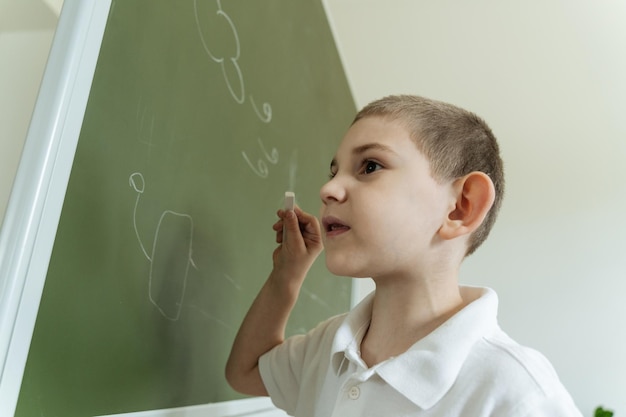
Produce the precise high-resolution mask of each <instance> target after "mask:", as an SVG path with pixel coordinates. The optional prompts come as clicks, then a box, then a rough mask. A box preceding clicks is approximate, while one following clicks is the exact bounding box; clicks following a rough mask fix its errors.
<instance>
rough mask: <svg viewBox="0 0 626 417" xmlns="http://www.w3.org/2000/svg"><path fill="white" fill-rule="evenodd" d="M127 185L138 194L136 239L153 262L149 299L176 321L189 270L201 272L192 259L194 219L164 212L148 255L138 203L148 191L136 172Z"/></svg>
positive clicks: (134, 220)
mask: <svg viewBox="0 0 626 417" xmlns="http://www.w3.org/2000/svg"><path fill="white" fill-rule="evenodd" d="M128 181H129V184H130V186H131V187H132V188H133V189H134V190H135V192H136V193H137V198H136V199H135V207H134V209H133V227H134V229H135V236H136V237H137V241H138V242H139V247H140V248H141V251H142V252H143V254H144V256H145V257H146V259H148V261H149V262H150V275H149V281H148V298H149V299H150V302H151V303H152V304H153V305H154V306H155V307H156V308H157V309H158V311H159V312H160V313H161V315H162V316H163V317H165V318H166V319H168V320H172V321H177V320H178V319H179V318H180V312H181V309H182V307H183V303H184V299H185V290H186V288H187V278H188V275H189V267H190V266H192V267H194V268H195V269H198V268H197V267H196V265H195V263H194V261H193V259H192V254H193V250H192V243H193V228H194V225H193V218H192V217H191V216H190V215H188V214H184V213H178V212H175V211H172V210H165V211H163V213H162V214H161V216H160V218H159V222H158V223H157V225H156V229H155V232H154V239H153V241H152V248H151V250H150V253H148V250H147V249H146V245H145V244H144V241H143V239H142V238H141V236H140V233H139V229H138V227H137V212H138V207H139V200H140V199H141V196H142V194H143V193H144V191H145V181H144V177H143V175H142V174H141V173H140V172H134V173H132V174H131V175H130V177H129V179H128ZM162 242H163V243H162ZM172 242H173V244H172Z"/></svg>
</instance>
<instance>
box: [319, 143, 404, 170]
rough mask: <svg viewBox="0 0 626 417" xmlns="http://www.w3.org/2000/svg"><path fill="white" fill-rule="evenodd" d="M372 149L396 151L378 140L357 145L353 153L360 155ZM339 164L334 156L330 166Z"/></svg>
mask: <svg viewBox="0 0 626 417" xmlns="http://www.w3.org/2000/svg"><path fill="white" fill-rule="evenodd" d="M372 149H373V150H377V151H383V152H391V153H396V152H395V151H394V150H393V149H391V148H390V147H389V146H387V145H383V144H382V143H378V142H372V143H366V144H365V145H361V146H357V147H356V148H354V149H353V150H352V154H353V155H356V156H358V155H361V154H362V153H365V152H367V151H370V150H372ZM337 165H339V164H338V163H337V158H333V160H332V161H330V168H331V169H333V168H336V167H337Z"/></svg>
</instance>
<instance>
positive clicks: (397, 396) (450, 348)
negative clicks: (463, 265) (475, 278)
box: [259, 287, 582, 417]
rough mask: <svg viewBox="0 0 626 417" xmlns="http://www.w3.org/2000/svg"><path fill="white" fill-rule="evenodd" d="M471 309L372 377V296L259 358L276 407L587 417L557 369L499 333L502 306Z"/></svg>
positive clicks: (391, 414) (341, 413) (468, 291)
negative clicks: (366, 342) (364, 353)
mask: <svg viewBox="0 0 626 417" xmlns="http://www.w3.org/2000/svg"><path fill="white" fill-rule="evenodd" d="M461 295H462V296H463V298H464V299H465V300H467V301H470V303H469V304H468V305H467V306H466V307H465V308H463V309H462V310H461V311H459V312H458V313H457V314H455V315H454V316H453V317H451V318H450V319H449V320H448V321H446V322H445V323H444V324H442V325H441V326H440V327H439V328H437V329H436V330H434V331H433V332H432V333H431V334H429V335H428V336H426V337H425V338H423V339H421V340H420V341H418V342H417V343H416V344H415V345H413V346H412V347H411V348H410V349H409V350H408V351H406V352H405V353H403V354H402V355H399V356H397V357H395V358H390V359H388V360H386V361H384V362H382V363H379V364H377V365H375V366H373V367H371V368H368V366H367V365H366V364H365V363H364V362H363V360H362V359H361V356H360V352H359V346H360V344H361V340H362V338H363V335H364V334H365V330H366V329H367V327H368V325H369V321H370V317H371V312H372V300H373V295H370V296H369V297H367V298H366V299H365V300H363V301H362V302H361V303H360V304H359V305H357V306H356V307H355V308H354V309H353V310H352V311H351V312H350V313H347V314H344V315H341V316H336V317H333V318H331V319H329V320H327V321H325V322H323V323H321V324H320V325H318V326H317V327H316V328H314V329H313V330H311V331H310V332H309V333H307V334H306V335H298V336H294V337H291V338H289V339H287V340H286V341H285V342H284V343H282V344H281V345H279V346H276V347H275V348H274V349H272V350H271V351H269V352H268V353H266V354H265V355H263V356H262V357H261V358H260V359H259V369H260V372H261V377H262V378H263V382H264V384H265V387H266V389H267V391H268V393H269V395H270V397H271V399H272V401H273V403H274V404H275V405H276V406H277V407H278V408H281V409H283V410H285V411H286V412H287V413H288V414H290V415H293V416H296V417H305V416H306V417H308V416H317V417H351V416H355V417H357V416H358V417H369V416H371V417H374V416H385V417H396V416H406V417H411V416H415V417H418V416H420V417H434V416H438V417H440V416H462V417H484V416H493V417H496V416H507V417H518V416H519V417H521V416H533V417H544V416H545V417H548V416H549V417H565V416H568V417H572V416H575V417H582V414H581V413H580V411H579V410H578V409H577V408H576V406H575V405H574V402H573V401H572V398H571V397H570V395H569V394H568V393H567V391H566V390H565V388H564V387H563V385H562V384H561V382H560V381H559V379H558V377H557V375H556V373H555V371H554V369H553V368H552V366H551V365H550V363H549V362H548V361H547V359H546V358H544V357H543V356H542V355H541V354H540V353H538V352H536V351H534V350H532V349H529V348H526V347H523V346H520V345H519V344H517V343H516V342H515V341H513V340H512V339H511V338H509V337H508V336H507V335H506V334H505V333H504V332H503V331H502V330H501V329H500V328H499V326H498V323H497V319H496V316H497V309H498V298H497V296H496V293H495V292H494V291H493V290H490V289H488V288H475V287H461Z"/></svg>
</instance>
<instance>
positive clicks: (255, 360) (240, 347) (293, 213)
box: [226, 207, 323, 395]
mask: <svg viewBox="0 0 626 417" xmlns="http://www.w3.org/2000/svg"><path fill="white" fill-rule="evenodd" d="M278 217H279V220H278V221H277V222H276V223H275V224H274V226H273V229H274V231H275V232H276V242H277V243H278V244H279V245H278V247H277V248H276V250H274V254H273V256H272V257H273V260H274V269H273V270H272V272H271V274H270V277H269V278H268V280H267V281H266V282H265V285H264V286H263V287H262V288H261V291H260V292H259V295H257V298H256V299H255V300H254V302H253V303H252V306H251V307H250V310H249V311H248V314H247V315H246V317H245V319H244V321H243V323H242V324H241V327H240V328H239V332H238V333H237V337H236V338H235V342H234V343H233V348H232V350H231V352H230V357H229V358H228V362H227V364H226V379H227V380H228V382H229V383H230V385H231V386H232V387H233V388H234V389H235V390H237V391H239V392H241V393H244V394H248V395H267V390H266V389H265V385H264V384H263V380H262V378H261V374H260V372H259V358H260V357H261V356H262V355H263V354H264V353H266V352H268V351H269V350H270V349H272V348H273V347H274V346H276V345H278V344H280V343H282V342H283V340H284V339H285V327H286V326H287V320H288V319H289V314H290V313H291V310H292V308H293V306H294V305H295V303H296V300H297V299H298V293H299V291H300V286H301V285H302V282H303V281H304V277H305V276H306V273H307V272H308V270H309V268H310V267H311V265H312V264H313V261H315V258H317V256H318V255H319V254H320V252H321V251H322V249H323V244H322V236H321V228H320V224H319V222H318V220H317V218H315V216H311V215H310V214H308V213H305V212H303V211H302V210H300V208H298V207H295V209H294V210H288V211H285V210H279V211H278ZM283 227H284V228H285V236H284V237H283Z"/></svg>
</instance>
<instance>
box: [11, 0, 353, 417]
mask: <svg viewBox="0 0 626 417" xmlns="http://www.w3.org/2000/svg"><path fill="white" fill-rule="evenodd" d="M354 111H355V107H354V102H353V101H352V97H351V95H350V92H349V88H348V84H347V81H346V79H345V75H344V72H343V69H342V66H341V63H340V60H339V57H338V54H337V50H336V47H335V44H334V41H333V38H332V34H331V31H330V28H329V25H328V22H327V20H326V16H325V13H324V9H323V6H322V4H321V2H319V1H291V0H263V1H243V0H240V1H235V0H233V1H226V0H225V1H219V0H217V1H215V0H209V1H201V0H197V1H194V0H185V1H170V0H133V1H128V0H124V1H122V0H118V1H113V2H112V5H111V9H110V14H109V18H108V21H107V24H106V29H105V32H104V37H103V42H102V46H101V49H100V54H99V58H98V63H97V66H96V71H95V76H94V80H93V84H92V88H91V91H90V94H89V101H88V104H87V109H86V113H85V117H84V120H83V124H82V129H81V133H80V137H79V141H78V146H77V149H76V155H75V158H74V163H73V166H72V171H71V176H70V180H69V183H68V188H67V193H66V196H65V201H64V204H63V209H62V212H61V218H60V222H59V227H58V231H57V234H56V238H55V243H54V248H53V252H52V257H51V260H50V265H49V268H48V273H47V277H46V282H45V287H44V290H43V295H42V299H41V303H40V307H39V311H38V315H37V321H36V325H35V330H34V334H33V338H32V343H31V346H30V351H29V355H28V360H27V363H26V368H25V372H24V377H23V382H22V386H21V391H20V395H19V400H18V406H17V412H16V415H17V416H24V417H26V416H29V417H30V416H35V415H37V416H39V415H46V416H47V415H51V416H65V417H71V416H88V415H102V414H114V413H121V412H131V411H139V410H151V409H163V408H172V407H180V406H187V405H193V404H202V403H210V402H219V401H226V400H233V399H237V398H241V397H239V396H238V395H237V394H235V393H234V392H233V391H232V390H231V389H230V388H228V386H227V384H226V382H225V381H224V378H223V368H224V364H225V361H226V358H227V355H228V352H229V349H230V345H231V342H232V340H233V338H234V336H235V333H236V331H237V328H238V326H239V324H240V322H241V320H242V319H243V316H244V314H245V312H246V310H247V308H248V306H249V305H250V303H251V301H252V299H253V298H254V296H255V295H256V293H257V291H258V290H259V288H260V287H261V285H262V283H263V281H264V280H265V278H266V277H267V274H268V273H269V271H270V268H271V253H272V250H273V249H274V247H275V243H274V232H273V231H272V229H271V225H272V224H273V223H274V221H275V218H276V217H275V211H276V209H277V208H279V207H280V205H281V203H282V197H283V195H284V191H286V190H293V191H295V192H296V196H297V202H298V204H299V205H300V206H301V207H303V208H304V209H305V210H307V211H310V212H313V213H317V211H318V208H319V195H318V190H319V187H320V185H321V184H322V183H323V181H325V179H326V178H327V173H328V166H329V162H330V159H331V158H332V156H333V153H334V151H335V148H336V145H337V143H338V141H339V139H340V137H341V136H342V134H343V132H344V131H345V129H346V128H347V126H348V124H349V123H350V121H351V118H352V116H353V114H354ZM350 292H351V291H350V281H349V280H347V279H345V278H337V277H334V276H331V275H330V274H329V273H328V272H327V271H326V270H325V268H324V265H323V260H322V259H320V260H318V262H317V263H316V264H315V265H314V267H313V269H312V271H311V274H310V276H309V278H308V280H307V281H306V283H305V288H304V290H303V293H302V295H301V297H300V300H299V302H298V305H297V307H296V310H295V312H294V315H293V317H292V320H291V321H290V324H289V332H290V333H291V334H293V333H297V332H302V331H305V330H306V329H308V328H310V327H312V326H314V325H315V324H316V323H318V322H319V321H320V320H322V319H324V318H326V317H328V316H330V315H333V314H337V313H340V312H343V311H345V310H347V309H348V308H349V303H350Z"/></svg>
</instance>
